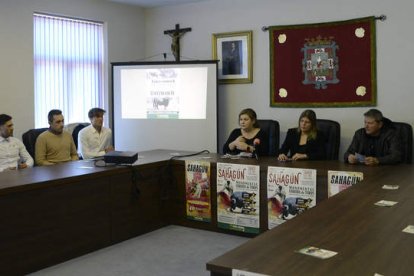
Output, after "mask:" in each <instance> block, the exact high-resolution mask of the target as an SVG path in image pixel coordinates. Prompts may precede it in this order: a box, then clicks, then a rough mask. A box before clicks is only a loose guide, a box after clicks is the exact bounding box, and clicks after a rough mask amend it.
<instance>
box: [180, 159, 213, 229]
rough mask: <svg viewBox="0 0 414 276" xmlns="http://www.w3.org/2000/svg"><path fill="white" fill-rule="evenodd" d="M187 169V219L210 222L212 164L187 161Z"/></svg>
mask: <svg viewBox="0 0 414 276" xmlns="http://www.w3.org/2000/svg"><path fill="white" fill-rule="evenodd" d="M185 168H186V169H185V190H186V200H187V204H186V209H187V218H188V219H192V220H197V221H205V222H210V221H211V204H210V202H211V200H210V162H206V161H193V160H186V161H185Z"/></svg>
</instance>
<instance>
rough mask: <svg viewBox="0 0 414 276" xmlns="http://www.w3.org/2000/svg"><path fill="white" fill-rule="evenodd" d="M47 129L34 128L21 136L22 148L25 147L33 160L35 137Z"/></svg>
mask: <svg viewBox="0 0 414 276" xmlns="http://www.w3.org/2000/svg"><path fill="white" fill-rule="evenodd" d="M48 129H49V128H47V127H45V128H34V129H30V130H28V131H26V132H25V133H23V135H22V141H23V144H24V146H25V147H26V150H27V152H28V153H29V154H30V155H31V156H32V158H33V159H35V145H36V140H37V137H38V136H39V135H40V134H41V133H43V132H45V131H46V130H48Z"/></svg>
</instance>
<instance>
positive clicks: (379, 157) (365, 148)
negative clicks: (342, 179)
mask: <svg viewBox="0 0 414 276" xmlns="http://www.w3.org/2000/svg"><path fill="white" fill-rule="evenodd" d="M364 116H365V118H364V126H365V127H364V128H361V129H358V130H357V131H356V132H355V134H354V137H353V138H352V143H351V145H350V146H349V148H348V150H347V151H346V152H345V156H344V157H345V162H348V163H350V164H357V163H363V164H365V165H370V166H373V165H378V164H396V163H399V162H401V158H402V152H401V139H400V137H399V135H398V132H397V130H396V129H395V127H394V126H393V123H392V122H391V120H389V119H387V118H385V117H383V116H382V113H381V111H379V110H377V109H370V110H368V111H367V112H366V113H364Z"/></svg>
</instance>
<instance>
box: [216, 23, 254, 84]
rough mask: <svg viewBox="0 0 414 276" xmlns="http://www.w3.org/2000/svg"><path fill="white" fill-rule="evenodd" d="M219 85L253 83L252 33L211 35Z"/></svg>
mask: <svg viewBox="0 0 414 276" xmlns="http://www.w3.org/2000/svg"><path fill="white" fill-rule="evenodd" d="M213 59H216V60H218V61H219V62H218V79H219V83H223V84H231V83H251V82H253V69H252V68H253V57H252V31H241V32H231V33H219V34H213Z"/></svg>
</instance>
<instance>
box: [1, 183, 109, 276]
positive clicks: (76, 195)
mask: <svg viewBox="0 0 414 276" xmlns="http://www.w3.org/2000/svg"><path fill="white" fill-rule="evenodd" d="M108 203H109V181H108V179H104V178H98V179H92V180H90V181H88V182H87V183H86V182H73V183H71V185H62V186H55V187H49V188H45V189H41V190H32V191H27V192H25V193H12V194H9V195H2V196H1V197H0V210H1V215H0V229H1V230H0V274H1V275H7V274H23V273H27V272H31V271H35V270H37V269H40V268H42V267H45V266H49V265H52V264H56V263H59V262H62V261H65V260H68V259H70V258H73V257H76V256H79V255H82V254H85V253H88V252H91V251H94V250H96V249H98V248H102V247H104V246H107V245H109V240H110V231H109V208H108V207H109V204H108Z"/></svg>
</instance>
